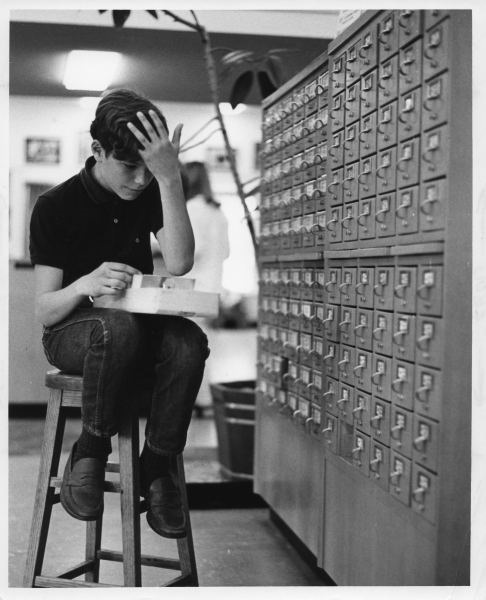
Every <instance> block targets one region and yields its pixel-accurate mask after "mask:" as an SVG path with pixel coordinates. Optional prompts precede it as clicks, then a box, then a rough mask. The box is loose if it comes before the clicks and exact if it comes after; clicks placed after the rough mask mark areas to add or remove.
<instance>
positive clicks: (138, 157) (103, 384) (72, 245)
mask: <svg viewBox="0 0 486 600" xmlns="http://www.w3.org/2000/svg"><path fill="white" fill-rule="evenodd" d="M181 129H182V125H177V127H176V128H175V130H174V134H173V137H172V141H170V140H169V138H168V128H167V123H166V121H165V118H164V117H163V115H162V113H161V112H160V111H159V110H158V109H157V108H156V107H155V106H154V105H153V104H152V103H151V102H150V101H148V100H146V99H145V98H142V97H141V96H139V95H137V94H135V93H134V92H132V91H129V90H116V91H113V92H111V93H109V94H107V95H106V96H105V97H104V98H102V99H101V101H100V102H99V104H98V107H97V110H96V115H95V119H94V121H93V123H92V124H91V129H90V132H91V136H92V138H93V141H92V145H91V148H92V151H93V156H91V157H90V158H88V160H87V161H86V165H85V167H84V169H82V170H81V172H80V173H79V174H77V175H75V176H74V177H71V178H70V179H68V180H67V181H65V182H64V183H61V184H60V185H58V186H56V187H54V188H53V189H51V190H49V191H47V192H46V193H45V194H43V195H42V196H40V197H39V199H38V201H37V203H36V206H35V208H34V211H33V214H32V219H31V230H30V233H31V238H30V253H31V261H32V263H33V264H34V265H35V281H36V314H37V317H38V318H39V319H40V321H41V322H42V324H43V325H44V330H43V338H42V341H43V345H44V349H45V352H46V355H47V358H48V360H49V362H50V363H52V364H53V365H54V366H56V367H57V368H59V369H61V370H63V371H66V372H69V373H79V374H82V375H83V380H84V385H83V396H82V410H81V418H82V431H81V435H80V437H79V439H78V440H77V441H76V443H75V444H74V446H73V448H72V450H71V454H70V456H69V459H68V461H67V464H66V468H65V471H64V476H63V481H62V485H61V492H60V496H61V503H62V505H63V507H64V508H65V509H66V511H67V512H68V513H69V514H70V515H71V516H73V517H75V518H77V519H81V520H86V521H88V520H95V519H97V518H98V517H99V516H100V515H101V513H102V511H103V481H104V466H105V464H106V461H107V457H108V455H109V453H110V452H111V441H110V438H111V436H112V435H114V434H115V433H116V432H117V424H118V415H119V414H120V411H123V410H126V409H127V407H126V406H124V402H127V401H128V402H132V403H133V402H137V398H136V397H134V395H133V393H130V386H132V385H133V389H137V386H138V387H139V386H140V379H141V373H142V372H147V373H149V374H150V378H151V384H152V387H151V391H152V400H151V406H150V413H149V416H148V420H147V427H146V430H145V437H146V439H145V444H144V447H143V450H142V454H141V457H140V484H141V493H142V494H143V495H144V496H145V497H146V498H147V500H148V505H149V508H148V511H147V521H148V523H149V525H150V527H151V528H152V529H153V530H154V531H156V532H157V533H158V534H160V535H163V536H165V537H181V536H183V535H185V521H184V515H183V512H182V508H181V502H180V496H179V492H178V489H177V486H176V485H175V484H174V482H173V479H172V477H171V471H172V468H173V465H174V463H175V460H174V457H175V455H176V454H178V453H180V452H182V450H183V448H184V445H185V442H186V436H187V429H188V426H189V421H190V418H191V413H192V408H193V404H194V401H195V399H196V396H197V392H198V390H199V386H200V383H201V379H202V374H203V371H204V362H205V360H206V358H207V356H208V354H209V350H208V347H207V339H206V336H205V335H204V333H203V332H202V331H201V330H200V328H199V327H198V326H197V325H196V324H195V323H193V322H192V321H190V320H188V319H184V318H181V317H172V316H160V315H138V314H132V313H128V312H124V311H118V310H111V309H98V308H93V306H92V300H93V298H96V297H97V296H100V295H103V294H117V293H118V292H119V291H120V290H124V289H125V288H126V287H128V286H129V285H130V283H131V280H132V276H133V275H134V274H135V273H149V274H150V273H152V272H153V261H152V254H151V250H150V232H153V233H154V234H155V236H156V238H157V240H158V242H159V245H160V248H161V251H162V255H163V257H164V261H165V265H166V267H167V270H168V271H169V272H170V273H171V274H173V275H183V274H185V273H186V272H188V271H189V270H190V269H191V267H192V264H193V254H194V238H193V233H192V229H191V225H190V221H189V218H188V215H187V210H186V203H185V200H184V195H183V191H182V185H181V175H180V170H179V163H178V158H177V155H178V150H179V142H180V135H181Z"/></svg>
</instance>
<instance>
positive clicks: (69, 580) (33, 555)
mask: <svg viewBox="0 0 486 600" xmlns="http://www.w3.org/2000/svg"><path fill="white" fill-rule="evenodd" d="M45 384H46V387H48V388H49V389H50V395H49V400H48V403H47V414H46V421H45V427H44V438H43V442H42V450H41V462H40V468H39V476H38V481H37V489H36V496H35V501H34V514H33V517H32V526H31V531H30V538H29V546H28V549H27V560H26V567H25V574H24V587H98V586H100V587H119V586H113V584H106V583H100V582H99V572H100V561H101V560H109V561H116V562H122V563H123V578H124V582H123V586H124V587H141V586H142V573H141V566H142V565H148V566H151V567H158V568H163V569H172V570H176V571H180V575H178V576H177V577H174V578H173V579H171V580H170V581H168V582H166V583H164V586H188V585H190V586H197V585H198V577H197V569H196V559H195V554H194V545H193V539H192V529H191V521H190V516H189V506H188V501H187V490H186V483H185V475H184V462H183V457H182V454H179V455H177V460H176V466H177V473H176V483H177V485H178V487H179V491H180V494H181V501H182V507H183V510H184V513H185V517H186V523H187V526H186V535H185V537H182V538H178V539H177V540H176V542H177V551H178V558H172V557H170V558H167V557H160V556H153V555H146V554H142V553H141V536H140V514H141V513H142V512H144V511H145V510H147V503H146V501H145V500H142V501H141V500H140V492H139V490H140V487H139V474H138V462H139V456H138V454H139V434H138V431H139V423H138V414H137V412H136V411H135V410H133V411H132V413H131V414H130V413H127V414H126V415H124V416H123V418H122V419H121V423H120V428H119V433H118V447H119V456H120V459H119V463H113V462H108V463H107V465H106V469H105V470H106V472H111V473H119V475H120V481H119V483H118V482H117V481H112V480H109V481H108V480H106V481H105V485H104V490H105V493H106V492H115V493H119V494H120V507H121V520H122V546H123V547H122V551H117V550H108V549H105V548H102V547H101V538H102V520H103V517H100V518H99V519H98V520H97V521H88V522H87V523H86V544H85V552H84V554H85V556H84V560H83V561H81V562H80V563H78V564H77V565H75V566H74V567H72V568H70V569H68V570H66V571H64V572H63V573H60V574H56V575H46V574H43V573H42V565H43V561H44V554H45V549H46V544H47V536H48V531H49V525H50V519H51V514H52V508H53V506H54V505H55V504H58V503H59V502H60V496H59V489H60V486H61V483H62V474H59V473H58V470H59V460H60V455H61V446H62V439H63V435H64V427H65V422H66V416H67V410H66V409H68V408H70V407H81V398H82V391H83V378H82V377H81V376H80V375H73V374H70V373H63V372H61V371H59V370H58V369H54V370H50V371H48V372H47V373H46V377H45ZM133 405H136V402H134V403H133ZM81 575H84V581H83V580H79V579H77V577H79V576H81Z"/></svg>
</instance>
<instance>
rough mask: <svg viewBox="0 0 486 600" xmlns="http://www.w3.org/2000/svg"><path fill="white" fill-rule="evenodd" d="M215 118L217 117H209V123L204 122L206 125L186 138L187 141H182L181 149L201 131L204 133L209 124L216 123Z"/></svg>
mask: <svg viewBox="0 0 486 600" xmlns="http://www.w3.org/2000/svg"><path fill="white" fill-rule="evenodd" d="M217 118H218V117H211V118H210V119H209V121H206V123H204V125H203V126H202V127H200V128H199V129H198V130H197V131H196V132H195V133H193V134H192V135H191V136H190V137H188V138H187V140H184V142H183V143H182V144H181V149H182V148H184V146H186V145H187V144H188V143H189V142H190V141H191V140H193V139H194V138H195V137H196V136H198V135H199V134H200V133H201V131H204V130H205V129H206V127H207V126H208V125H209V124H210V123H212V122H213V121H216V120H217Z"/></svg>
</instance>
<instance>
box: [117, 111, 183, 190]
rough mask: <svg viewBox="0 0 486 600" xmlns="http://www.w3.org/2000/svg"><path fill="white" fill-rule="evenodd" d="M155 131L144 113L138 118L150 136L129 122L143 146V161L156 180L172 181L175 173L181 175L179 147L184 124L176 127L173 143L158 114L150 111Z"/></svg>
mask: <svg viewBox="0 0 486 600" xmlns="http://www.w3.org/2000/svg"><path fill="white" fill-rule="evenodd" d="M149 115H150V118H151V119H152V122H153V124H154V125H155V129H154V127H153V126H152V124H151V123H150V121H149V120H148V119H147V117H146V116H145V115H144V114H143V113H142V112H138V113H137V117H138V118H139V119H140V122H141V123H142V125H143V126H144V127H145V131H146V132H147V134H148V136H149V137H147V136H145V135H144V134H143V133H142V132H141V131H140V130H139V129H137V128H136V127H135V125H134V124H133V123H130V122H128V123H127V127H128V129H130V131H131V132H132V133H133V135H134V136H135V137H136V138H137V140H138V141H139V142H140V143H141V144H142V146H143V149H142V150H139V154H140V157H141V158H142V159H143V161H144V163H145V165H146V167H147V169H149V171H150V172H151V173H152V175H153V176H154V177H155V178H156V179H161V180H170V179H172V178H173V177H174V174H175V173H177V174H178V173H179V160H178V158H177V157H178V154H179V146H180V140H181V131H182V123H179V124H178V125H176V127H175V129H174V133H173V135H172V141H170V140H169V136H168V133H167V131H166V130H165V128H164V126H163V124H162V121H161V120H160V118H159V116H158V115H157V113H156V112H155V111H153V110H150V111H149Z"/></svg>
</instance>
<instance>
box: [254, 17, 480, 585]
mask: <svg viewBox="0 0 486 600" xmlns="http://www.w3.org/2000/svg"><path fill="white" fill-rule="evenodd" d="M470 21H471V14H470V11H435V10H429V11H420V10H388V11H367V12H365V13H364V14H363V15H362V16H361V17H360V18H359V19H358V20H357V21H355V22H354V23H353V24H352V25H351V26H349V27H348V28H347V29H346V30H345V31H344V32H343V33H342V34H341V35H340V36H339V37H338V38H336V39H335V40H333V41H332V42H331V44H330V45H329V47H328V51H327V52H326V53H325V54H323V55H321V56H320V57H318V58H317V59H316V60H315V61H313V62H312V63H311V64H310V65H309V66H308V67H307V68H306V69H304V71H303V72H302V73H300V74H299V75H297V76H295V77H294V78H293V79H292V80H290V81H289V82H287V83H286V84H285V85H284V86H283V87H282V88H281V89H279V90H277V92H275V93H274V94H273V95H272V96H270V97H269V98H267V99H266V100H265V101H264V104H263V124H262V130H263V144H262V178H263V182H262V199H261V236H260V249H259V262H260V296H259V325H258V382H257V423H256V463H255V489H256V491H257V492H258V493H260V494H261V495H262V496H263V497H264V498H265V500H266V501H267V502H268V503H269V505H270V506H271V508H272V509H273V510H274V511H275V512H276V513H277V514H278V515H279V516H280V517H281V518H282V519H283V520H284V521H285V522H286V523H287V525H288V526H289V527H290V528H291V529H292V530H293V531H294V533H295V534H296V535H297V536H298V537H299V538H300V539H301V540H302V541H303V542H304V544H306V545H307V547H308V548H309V549H310V550H311V551H312V552H313V553H314V554H315V556H316V558H317V564H318V565H319V566H320V567H321V568H323V569H324V570H325V571H326V572H327V573H328V574H329V575H330V576H331V577H332V578H333V579H334V580H335V581H336V583H337V584H339V585H467V584H468V581H469V518H470V497H469V490H470V393H471V387H470V369H471V23H470Z"/></svg>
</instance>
